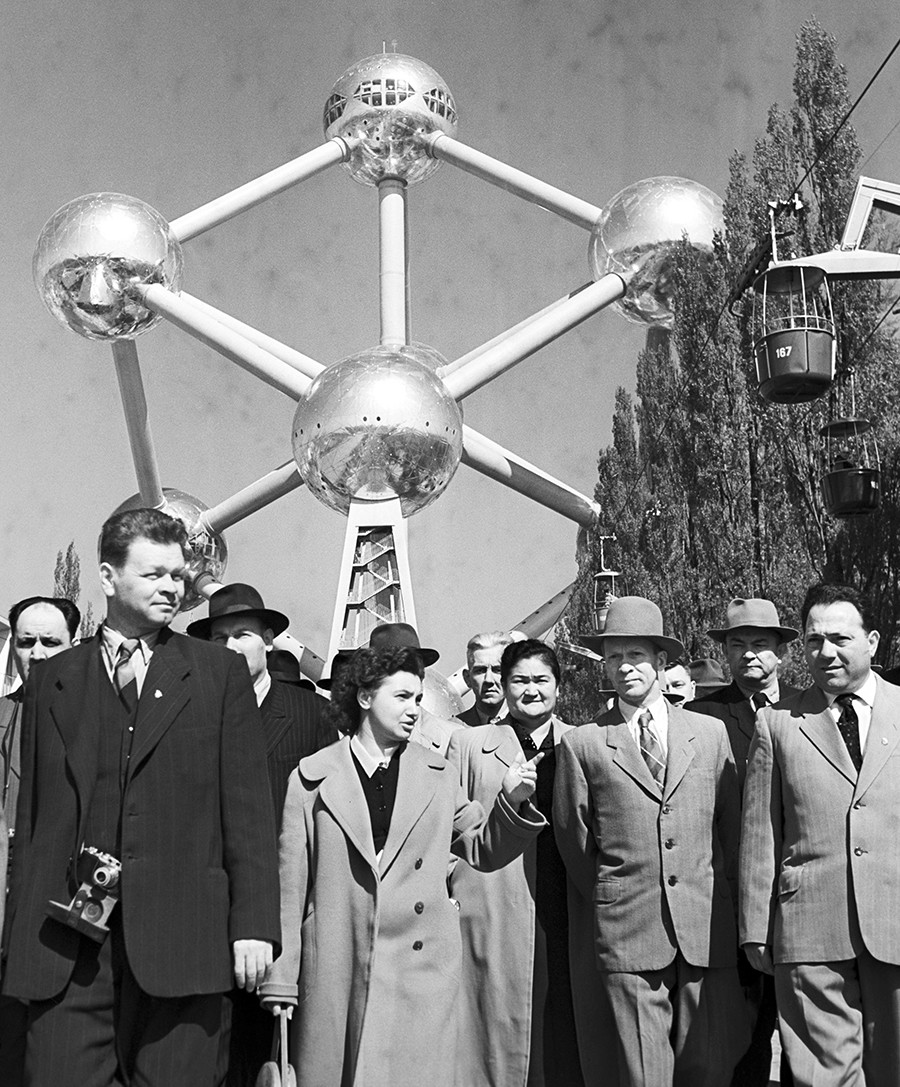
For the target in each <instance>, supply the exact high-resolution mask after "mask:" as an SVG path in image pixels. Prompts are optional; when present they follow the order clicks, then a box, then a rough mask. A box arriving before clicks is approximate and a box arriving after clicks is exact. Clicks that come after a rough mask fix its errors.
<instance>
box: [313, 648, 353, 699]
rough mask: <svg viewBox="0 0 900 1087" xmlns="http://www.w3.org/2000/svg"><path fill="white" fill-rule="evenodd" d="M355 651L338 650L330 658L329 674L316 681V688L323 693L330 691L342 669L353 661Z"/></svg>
mask: <svg viewBox="0 0 900 1087" xmlns="http://www.w3.org/2000/svg"><path fill="white" fill-rule="evenodd" d="M355 652H356V650H355V649H339V650H338V651H337V653H335V655H334V656H333V657H332V658H331V668H330V669H329V674H328V675H327V676H323V677H322V679H317V680H316V686H317V687H321V688H322V690H323V691H330V690H331V688H332V687H333V686H334V681H335V679H336V678H337V676H338V675H339V674H340V672H341V671H342V669H344V668H346V667H347V665H348V664H349V663H350V661H351V660H352V659H353V654H354V653H355Z"/></svg>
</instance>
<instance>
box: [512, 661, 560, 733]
mask: <svg viewBox="0 0 900 1087" xmlns="http://www.w3.org/2000/svg"><path fill="white" fill-rule="evenodd" d="M503 689H504V691H505V692H506V707H507V709H508V710H509V714H510V716H511V717H512V718H514V719H515V720H516V721H519V722H521V724H523V725H525V727H526V728H528V729H535V728H539V727H540V726H541V725H543V724H546V722H547V721H549V720H550V718H551V717H552V716H553V711H554V710H555V709H556V698H557V694H558V693H559V691H558V684H557V682H556V677H555V676H554V675H553V671H552V669H551V668H550V665H549V664H546V663H545V662H544V661H542V660H541V659H540V657H525V658H523V659H522V660H520V661H519V662H518V664H516V665H514V667H513V669H512V671H511V672H510V673H509V675H508V676H507V677H506V683H505V684H504V687H503Z"/></svg>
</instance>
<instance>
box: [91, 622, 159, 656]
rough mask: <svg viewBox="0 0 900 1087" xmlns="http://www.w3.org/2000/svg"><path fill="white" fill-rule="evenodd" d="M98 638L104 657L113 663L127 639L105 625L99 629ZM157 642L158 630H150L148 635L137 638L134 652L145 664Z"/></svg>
mask: <svg viewBox="0 0 900 1087" xmlns="http://www.w3.org/2000/svg"><path fill="white" fill-rule="evenodd" d="M100 638H101V640H102V643H103V648H104V650H105V651H106V655H107V656H108V657H109V659H110V660H111V661H112V662H113V663H115V660H116V657H118V655H119V648H120V647H121V645H122V643H123V642H127V641H128V640H129V639H128V638H126V637H125V635H124V634H121V633H119V631H118V630H113V628H112V627H111V626H107V624H106V623H104V624H103V625H102V626H101V627H100ZM158 640H159V631H158V630H151V631H150V632H149V633H148V634H142V635H141V636H140V637H139V638H138V644H137V649H136V650H135V652H136V653H140V655H141V658H142V659H143V661H144V663H145V664H146V663H147V662H148V661H149V659H150V656H151V654H152V653H153V650H154V648H155V647H156V643H157V641H158Z"/></svg>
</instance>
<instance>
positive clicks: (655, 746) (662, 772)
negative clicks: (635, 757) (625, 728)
mask: <svg viewBox="0 0 900 1087" xmlns="http://www.w3.org/2000/svg"><path fill="white" fill-rule="evenodd" d="M652 720H653V718H652V717H651V715H650V713H649V712H648V711H647V710H644V712H643V713H642V714H641V715H640V716H639V717H638V726H639V728H640V730H641V731H640V737H641V754H642V755H643V756H644V762H645V763H646V764H647V768H648V770H649V771H650V773H651V774H652V775H653V780H654V781H655V782H656V784H657V785H658V786H659V787H660V789H662V786H663V779H664V778H665V776H666V758H665V755H664V754H663V749H662V746H661V745H660V742H659V740H657V738H656V736H655V735H654V733H653V729H652V728H651V727H650V723H651V721H652Z"/></svg>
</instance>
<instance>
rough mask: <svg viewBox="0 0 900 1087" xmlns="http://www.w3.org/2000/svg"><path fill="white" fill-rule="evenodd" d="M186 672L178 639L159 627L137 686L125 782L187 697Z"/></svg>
mask: <svg viewBox="0 0 900 1087" xmlns="http://www.w3.org/2000/svg"><path fill="white" fill-rule="evenodd" d="M190 672H191V669H190V665H189V664H188V662H187V660H186V659H185V657H184V655H183V654H182V652H181V650H180V649H179V648H178V639H177V638H173V637H172V635H171V632H169V631H161V632H160V635H159V640H158V641H157V643H156V647H155V648H154V650H153V656H152V657H151V658H150V667H149V668H148V669H147V675H146V676H145V677H144V685H143V687H142V688H141V697H140V701H139V702H138V711H137V713H138V723H137V735H136V736H135V740H134V748H133V750H132V752H131V760H130V762H129V768H128V774H127V777H126V783H127V782H128V781H130V780H131V778H132V776H133V775H134V772H135V771H136V770H137V768H138V766H140V764H141V763H142V762H143V761H144V759H146V758H147V756H148V755H149V754H150V752H151V751H152V750H153V748H154V747H156V745H157V744H158V743H159V741H160V740H161V739H162V737H163V736H164V735H165V733H166V731H167V730H168V728H169V726H170V725H171V724H172V722H173V721H174V720H175V718H176V717H177V716H178V714H179V713H180V712H181V710H182V709H183V708H184V707H185V705H187V703H188V701H189V700H190V695H191V692H190V685H189V684H188V683H187V682H186V681H187V678H188V676H189V675H190Z"/></svg>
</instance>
